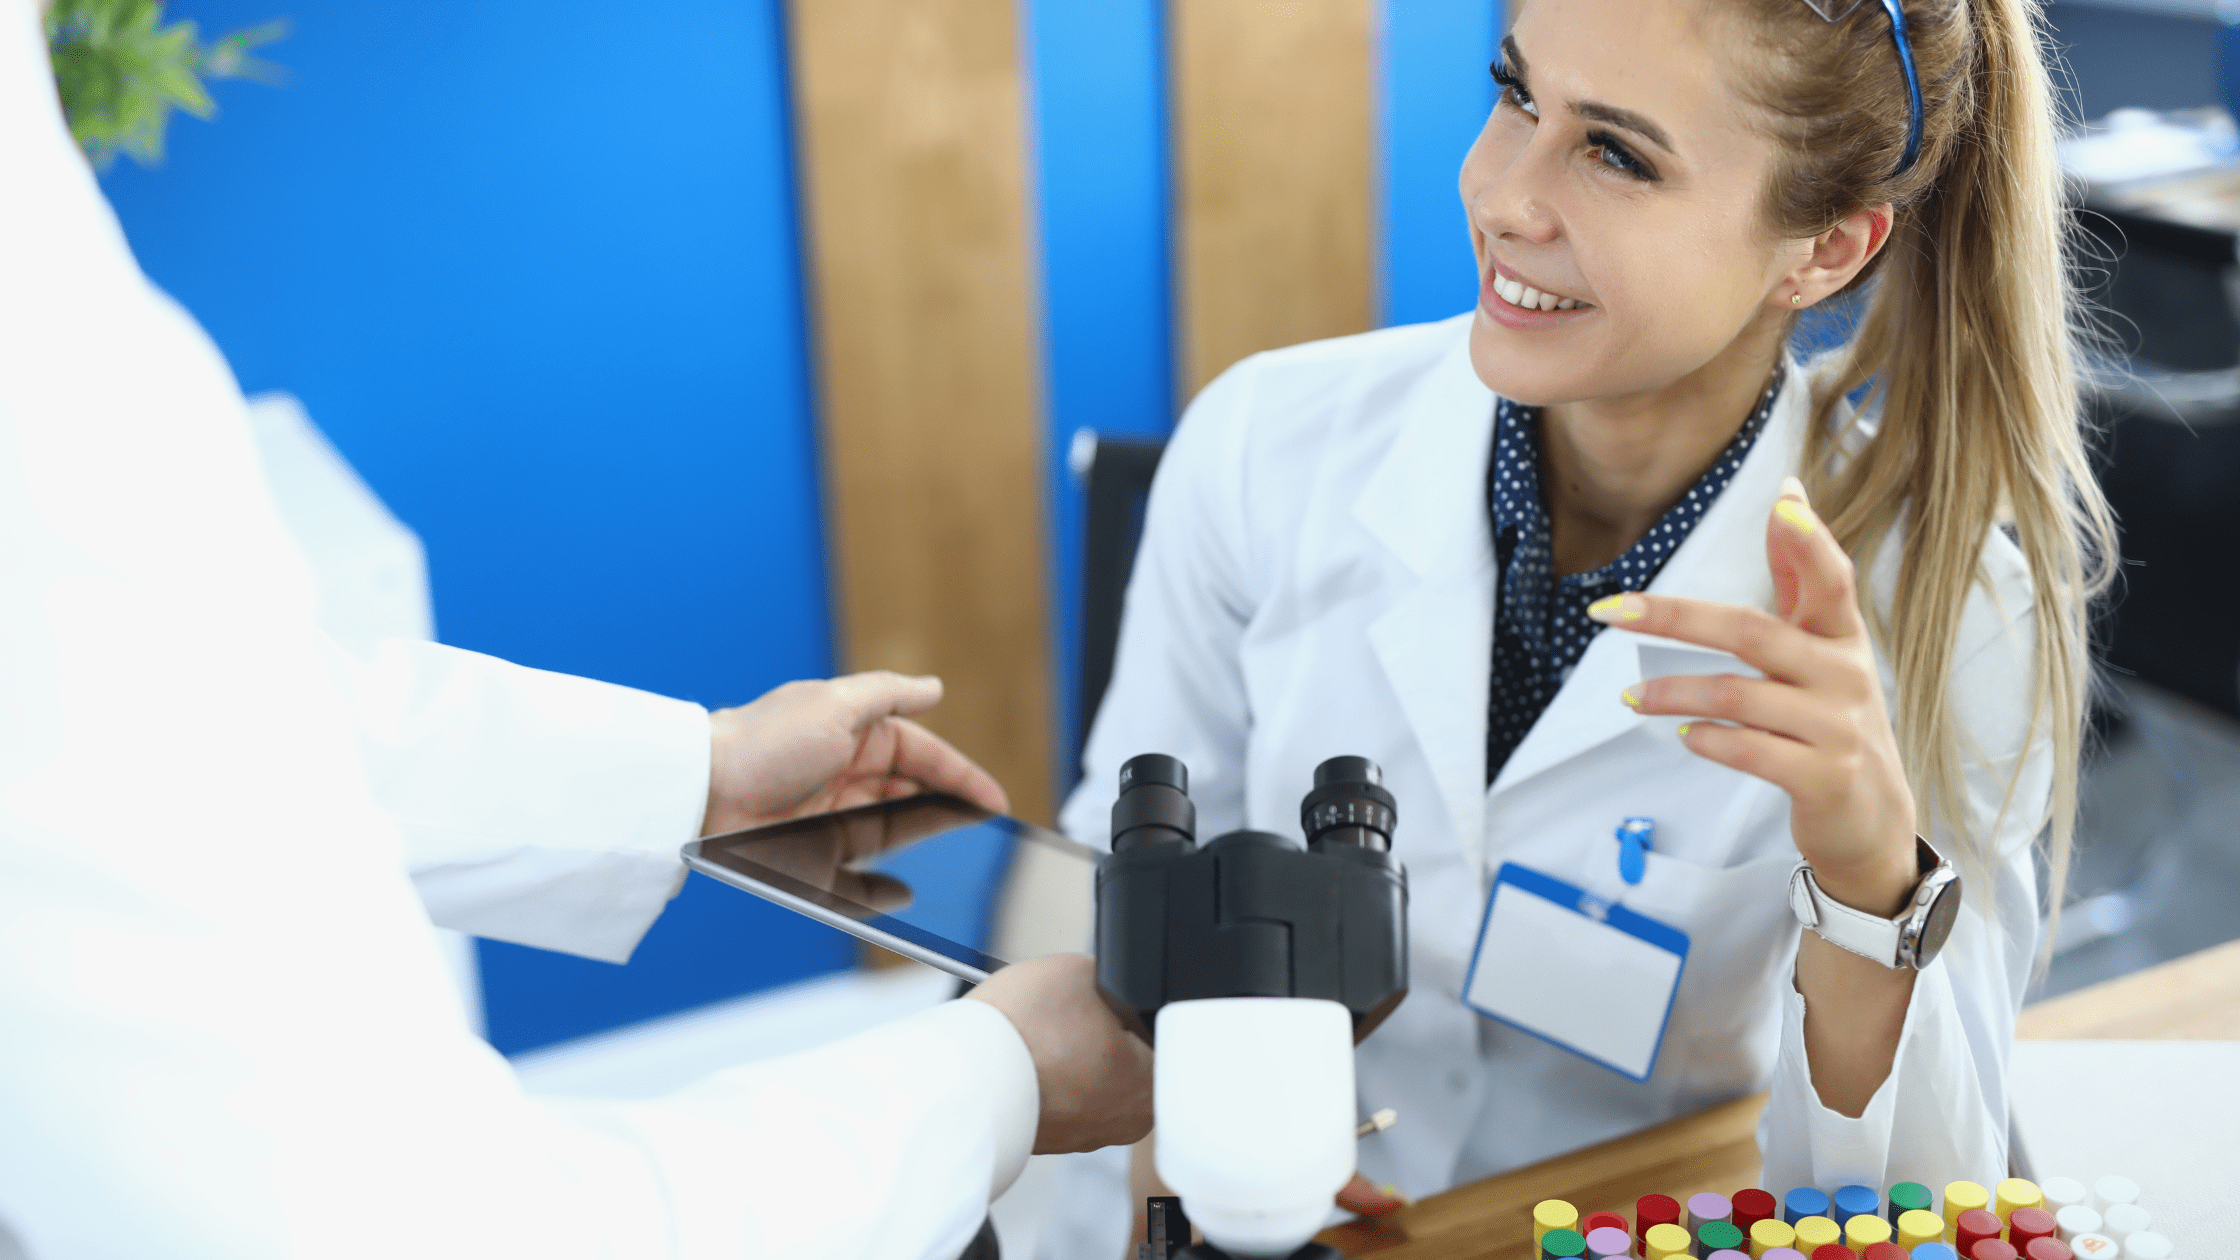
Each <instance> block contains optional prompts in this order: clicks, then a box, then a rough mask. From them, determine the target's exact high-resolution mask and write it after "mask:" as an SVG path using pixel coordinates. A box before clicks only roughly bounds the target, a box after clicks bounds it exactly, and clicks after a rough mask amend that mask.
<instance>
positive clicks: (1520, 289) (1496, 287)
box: [1493, 276, 1524, 306]
mask: <svg viewBox="0 0 2240 1260" xmlns="http://www.w3.org/2000/svg"><path fill="white" fill-rule="evenodd" d="M1493 291H1494V292H1495V293H1498V294H1500V295H1501V300H1502V301H1504V302H1507V303H1508V304H1509V305H1511V306H1515V305H1516V304H1517V299H1519V298H1521V297H1523V296H1524V286H1523V285H1521V284H1518V283H1517V282H1516V281H1514V280H1511V279H1509V278H1508V277H1507V276H1495V277H1494V278H1493Z"/></svg>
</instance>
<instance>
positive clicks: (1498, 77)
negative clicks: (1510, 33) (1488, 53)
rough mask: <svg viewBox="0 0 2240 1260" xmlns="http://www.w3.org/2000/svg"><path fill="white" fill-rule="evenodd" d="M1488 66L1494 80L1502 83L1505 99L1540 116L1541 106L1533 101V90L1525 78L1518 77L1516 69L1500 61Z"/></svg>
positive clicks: (1535, 115) (1533, 114) (1534, 115)
mask: <svg viewBox="0 0 2240 1260" xmlns="http://www.w3.org/2000/svg"><path fill="white" fill-rule="evenodd" d="M1488 68H1489V69H1490V70H1492V72H1493V81H1494V82H1495V83H1496V84H1498V85H1500V88H1501V95H1502V98H1503V99H1505V100H1507V101H1508V102H1509V103H1510V104H1511V105H1514V106H1516V107H1517V108H1518V109H1521V110H1523V111H1524V112H1525V113H1528V114H1531V115H1532V116H1533V117H1535V118H1537V117H1539V116H1540V107H1539V106H1537V105H1535V104H1533V101H1532V90H1531V89H1530V88H1527V87H1526V86H1525V85H1524V80H1523V79H1520V78H1518V77H1517V73H1516V71H1514V70H1511V69H1510V68H1509V67H1507V66H1505V65H1502V64H1501V63H1500V62H1498V61H1496V62H1494V63H1493V64H1492V66H1490V67H1488Z"/></svg>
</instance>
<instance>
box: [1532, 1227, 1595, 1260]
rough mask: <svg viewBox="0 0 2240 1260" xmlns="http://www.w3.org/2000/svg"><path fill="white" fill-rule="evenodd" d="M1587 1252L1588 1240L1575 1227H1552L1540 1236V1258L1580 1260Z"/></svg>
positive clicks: (1541, 1259) (1544, 1259) (1548, 1259)
mask: <svg viewBox="0 0 2240 1260" xmlns="http://www.w3.org/2000/svg"><path fill="white" fill-rule="evenodd" d="M1585 1254H1587V1240H1586V1239H1584V1238H1582V1237H1580V1236H1579V1231H1578V1230H1575V1229H1551V1230H1549V1231H1548V1232H1547V1233H1545V1234H1542V1235H1541V1236H1540V1260H1578V1257H1580V1256H1583V1255H1585Z"/></svg>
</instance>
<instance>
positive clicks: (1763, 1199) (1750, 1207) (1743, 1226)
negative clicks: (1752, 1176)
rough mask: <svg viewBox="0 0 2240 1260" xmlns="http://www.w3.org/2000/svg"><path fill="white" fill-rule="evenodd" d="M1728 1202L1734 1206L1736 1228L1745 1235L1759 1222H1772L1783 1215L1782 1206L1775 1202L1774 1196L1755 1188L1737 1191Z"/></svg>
mask: <svg viewBox="0 0 2240 1260" xmlns="http://www.w3.org/2000/svg"><path fill="white" fill-rule="evenodd" d="M1728 1201H1729V1202H1731V1203H1733V1204H1734V1223H1735V1226H1736V1227H1737V1228H1738V1229H1740V1230H1741V1231H1742V1232H1743V1233H1745V1234H1747V1233H1749V1232H1750V1227H1751V1226H1752V1225H1755V1224H1757V1223H1758V1222H1759V1221H1764V1220H1771V1219H1772V1218H1774V1217H1776V1216H1779V1215H1780V1214H1781V1204H1780V1203H1778V1202H1776V1201H1775V1200H1774V1197H1773V1195H1772V1194H1770V1193H1768V1192H1766V1191H1764V1190H1760V1189H1758V1188H1756V1187H1755V1186H1753V1187H1751V1188H1750V1189H1748V1190H1737V1191H1735V1192H1734V1194H1733V1196H1732V1197H1731V1198H1730V1199H1729V1200H1728Z"/></svg>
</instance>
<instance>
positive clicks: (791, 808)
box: [700, 670, 1010, 836]
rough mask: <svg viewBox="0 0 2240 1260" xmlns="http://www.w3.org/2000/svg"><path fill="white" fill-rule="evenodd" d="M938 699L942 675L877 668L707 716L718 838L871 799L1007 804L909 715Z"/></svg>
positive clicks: (711, 821)
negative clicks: (945, 797)
mask: <svg viewBox="0 0 2240 1260" xmlns="http://www.w3.org/2000/svg"><path fill="white" fill-rule="evenodd" d="M940 701H941V680H940V679H938V678H910V677H905V676H904V675H901V674H895V673H889V672H887V671H884V670H877V671H873V672H870V673H863V674H849V675H847V676H846V677H844V678H834V679H829V680H818V681H813V682H791V683H787V684H785V685H784V686H782V687H778V688H776V689H774V690H772V691H770V692H768V693H766V694H764V695H763V696H761V697H760V698H758V699H756V700H754V701H752V702H750V703H747V704H743V705H740V706H739V707H737V708H735V709H719V710H717V711H716V712H714V713H712V714H709V715H708V720H709V728H710V739H711V744H712V747H711V755H710V763H709V774H708V812H707V814H706V816H705V818H704V820H703V821H702V823H701V828H700V834H702V835H706V836H713V835H720V834H722V833H724V832H728V831H739V830H742V829H744V828H747V827H758V826H762V825H764V824H766V823H773V822H781V821H783V820H785V819H788V818H797V817H801V816H803V815H807V814H818V813H825V812H827V811H830V810H835V809H847V808H849V807H850V806H854V805H868V804H870V803H872V802H874V801H883V800H893V799H895V798H898V797H904V796H914V795H916V794H918V793H920V792H947V793H949V794H951V795H953V796H961V797H963V798H964V799H966V800H968V801H971V802H972V803H973V804H975V805H979V806H981V807H983V808H985V809H990V810H993V811H995V812H997V813H999V814H1000V813H1002V812H1004V811H1005V810H1006V809H1008V808H1009V807H1010V800H1009V798H1007V797H1006V796H1005V795H1004V792H1003V788H1002V787H1000V786H998V785H997V783H996V781H995V780H994V779H993V778H991V777H989V775H988V772H987V771H985V770H982V769H981V768H980V767H979V766H977V765H974V764H973V762H972V760H971V759H970V758H968V757H966V756H965V755H964V754H963V753H961V752H958V751H957V750H956V749H955V748H954V747H952V746H950V744H949V743H948V742H947V741H946V740H943V739H942V738H941V737H940V736H938V735H935V734H934V733H933V732H931V731H929V730H927V729H926V728H924V727H922V726H920V725H918V724H917V723H916V722H913V721H911V720H910V718H911V717H912V716H913V715H915V714H919V713H923V712H925V711H926V710H928V709H930V708H932V707H933V706H934V705H936V704H938V703H940Z"/></svg>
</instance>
